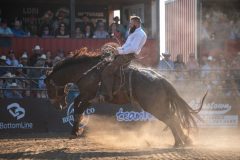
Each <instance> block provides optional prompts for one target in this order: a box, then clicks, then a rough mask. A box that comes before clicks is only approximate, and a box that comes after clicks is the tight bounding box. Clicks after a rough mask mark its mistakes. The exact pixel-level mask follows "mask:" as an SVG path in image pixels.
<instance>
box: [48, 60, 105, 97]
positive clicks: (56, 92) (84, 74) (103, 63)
mask: <svg viewBox="0 0 240 160" xmlns="http://www.w3.org/2000/svg"><path fill="white" fill-rule="evenodd" d="M105 64H106V61H105V60H102V61H100V62H99V63H97V64H96V65H94V66H93V67H91V68H90V69H89V70H87V71H85V72H84V73H83V75H82V76H81V77H79V78H78V79H77V81H75V82H74V83H76V84H77V83H78V82H79V81H80V80H81V79H82V78H84V77H85V76H86V75H87V74H88V73H89V72H91V71H92V70H94V69H95V68H97V69H98V70H99V69H100V68H101V67H102V66H103V65H105ZM50 84H51V85H52V86H53V87H54V90H55V96H56V99H59V100H60V99H62V98H63V97H64V96H65V94H63V95H59V89H62V88H65V85H57V84H56V83H55V82H54V80H53V79H51V80H50Z"/></svg>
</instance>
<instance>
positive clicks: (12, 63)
mask: <svg viewBox="0 0 240 160" xmlns="http://www.w3.org/2000/svg"><path fill="white" fill-rule="evenodd" d="M6 63H7V64H8V65H10V66H15V67H16V66H18V64H19V62H18V60H17V58H16V56H15V52H14V50H12V49H11V50H10V51H9V54H8V56H7V60H6Z"/></svg>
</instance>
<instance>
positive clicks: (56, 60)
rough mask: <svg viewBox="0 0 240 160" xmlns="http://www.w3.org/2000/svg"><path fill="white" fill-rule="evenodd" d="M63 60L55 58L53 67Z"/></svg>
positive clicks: (58, 57)
mask: <svg viewBox="0 0 240 160" xmlns="http://www.w3.org/2000/svg"><path fill="white" fill-rule="evenodd" d="M62 60H63V59H62V58H61V57H60V56H56V57H54V58H53V66H55V65H56V64H57V63H58V62H60V61H62Z"/></svg>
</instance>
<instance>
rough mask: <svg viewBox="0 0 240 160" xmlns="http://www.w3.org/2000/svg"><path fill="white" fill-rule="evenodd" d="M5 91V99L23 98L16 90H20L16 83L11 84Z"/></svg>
mask: <svg viewBox="0 0 240 160" xmlns="http://www.w3.org/2000/svg"><path fill="white" fill-rule="evenodd" d="M7 89H9V90H5V92H4V97H5V98H14V99H15V98H16V99H19V98H23V96H22V93H21V91H20V90H18V89H20V87H19V86H18V85H17V83H11V84H10V85H8V86H7ZM14 89H15V90H14Z"/></svg>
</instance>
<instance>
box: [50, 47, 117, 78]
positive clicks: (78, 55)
mask: <svg viewBox="0 0 240 160" xmlns="http://www.w3.org/2000/svg"><path fill="white" fill-rule="evenodd" d="M108 45H110V46H112V47H115V48H116V47H119V45H118V44H117V43H114V42H108V43H106V44H104V45H103V46H102V47H101V48H103V47H105V46H108ZM69 54H71V55H72V57H70V58H66V59H64V60H62V61H60V62H58V63H57V64H56V65H55V66H54V67H53V70H52V73H53V72H56V71H58V70H59V69H61V68H64V67H66V66H69V65H73V64H79V63H83V62H84V63H87V62H90V61H92V60H94V59H99V58H100V57H101V55H102V54H103V53H102V51H101V50H99V49H97V50H92V51H89V50H88V48H87V47H83V48H80V49H77V50H74V51H72V52H69Z"/></svg>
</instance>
